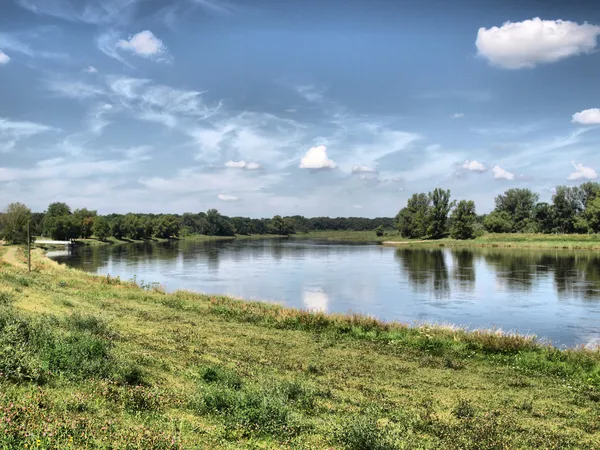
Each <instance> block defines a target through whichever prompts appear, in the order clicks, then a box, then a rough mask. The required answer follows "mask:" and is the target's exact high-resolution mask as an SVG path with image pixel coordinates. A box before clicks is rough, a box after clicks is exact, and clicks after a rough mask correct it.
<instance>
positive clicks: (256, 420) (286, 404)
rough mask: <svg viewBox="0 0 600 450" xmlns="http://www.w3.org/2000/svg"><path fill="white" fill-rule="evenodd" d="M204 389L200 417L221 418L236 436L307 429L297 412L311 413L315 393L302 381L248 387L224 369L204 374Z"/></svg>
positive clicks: (196, 406)
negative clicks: (211, 416)
mask: <svg viewBox="0 0 600 450" xmlns="http://www.w3.org/2000/svg"><path fill="white" fill-rule="evenodd" d="M201 379H202V382H203V386H202V389H201V392H200V395H199V396H198V397H197V398H196V400H194V401H193V402H192V403H193V405H192V406H193V408H194V409H195V410H196V411H197V412H198V413H200V414H213V415H218V416H220V417H222V418H223V419H224V422H225V427H226V430H227V431H228V432H229V433H233V434H235V435H236V436H251V435H271V436H283V435H287V436H293V435H296V434H298V433H299V432H300V430H301V429H302V428H303V426H302V424H301V422H300V421H299V418H300V416H299V414H298V413H297V412H296V410H302V411H311V410H312V409H313V408H314V406H315V403H314V398H315V393H314V391H313V390H312V389H309V388H307V387H306V386H304V385H303V384H302V383H300V382H298V381H286V382H283V383H276V384H274V383H273V382H272V380H261V382H259V383H256V384H253V385H247V384H245V383H244V382H243V381H242V379H241V378H240V377H239V376H238V375H237V374H235V373H234V372H232V371H231V370H228V369H226V368H224V367H221V366H210V367H207V368H205V369H204V370H203V371H202V373H201Z"/></svg>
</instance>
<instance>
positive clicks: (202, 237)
mask: <svg viewBox="0 0 600 450" xmlns="http://www.w3.org/2000/svg"><path fill="white" fill-rule="evenodd" d="M283 237H287V236H280V235H276V234H236V235H235V236H207V235H204V234H191V235H188V236H183V237H180V238H177V239H183V240H186V241H228V240H234V239H239V240H246V239H269V238H283ZM168 240H169V239H159V238H152V239H149V240H140V239H125V238H124V239H117V238H114V237H109V238H107V239H106V240H104V241H101V240H99V239H95V238H89V239H76V240H75V241H76V242H77V243H78V244H83V245H111V244H112V245H115V244H117V245H118V244H139V243H144V242H167V241H168Z"/></svg>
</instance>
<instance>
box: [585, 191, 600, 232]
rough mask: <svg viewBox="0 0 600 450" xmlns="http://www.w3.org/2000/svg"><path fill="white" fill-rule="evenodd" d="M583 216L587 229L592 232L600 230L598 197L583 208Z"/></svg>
mask: <svg viewBox="0 0 600 450" xmlns="http://www.w3.org/2000/svg"><path fill="white" fill-rule="evenodd" d="M585 218H586V219H587V224H588V228H589V231H590V232H592V233H599V232H600V197H596V198H595V199H594V200H592V201H591V202H590V203H588V205H587V208H585Z"/></svg>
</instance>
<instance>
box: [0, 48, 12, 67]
mask: <svg viewBox="0 0 600 450" xmlns="http://www.w3.org/2000/svg"><path fill="white" fill-rule="evenodd" d="M9 61H10V56H8V55H7V54H6V53H4V52H3V51H2V50H0V64H8V62H9Z"/></svg>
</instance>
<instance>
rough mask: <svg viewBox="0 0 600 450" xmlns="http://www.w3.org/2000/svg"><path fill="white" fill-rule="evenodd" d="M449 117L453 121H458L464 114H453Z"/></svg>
mask: <svg viewBox="0 0 600 450" xmlns="http://www.w3.org/2000/svg"><path fill="white" fill-rule="evenodd" d="M451 117H452V118H453V119H460V118H462V117H465V114H464V113H454V114H452V116H451Z"/></svg>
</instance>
